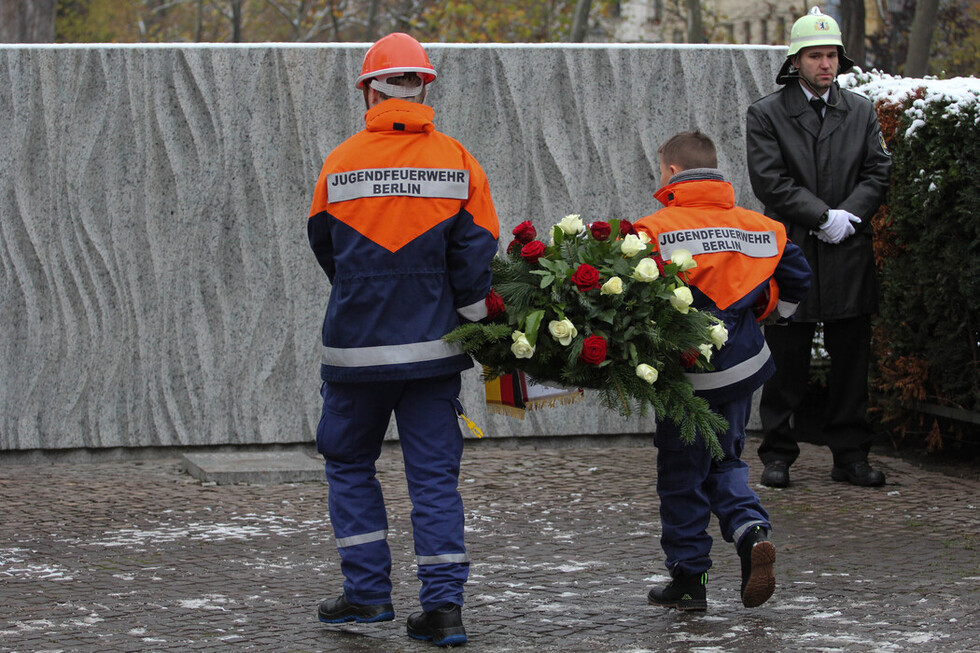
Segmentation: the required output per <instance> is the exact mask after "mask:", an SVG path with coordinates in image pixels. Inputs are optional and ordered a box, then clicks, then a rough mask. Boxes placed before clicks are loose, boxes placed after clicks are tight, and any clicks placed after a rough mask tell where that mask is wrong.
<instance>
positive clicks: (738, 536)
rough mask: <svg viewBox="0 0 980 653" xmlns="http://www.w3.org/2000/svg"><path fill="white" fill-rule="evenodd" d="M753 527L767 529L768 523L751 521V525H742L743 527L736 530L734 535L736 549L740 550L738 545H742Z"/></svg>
mask: <svg viewBox="0 0 980 653" xmlns="http://www.w3.org/2000/svg"><path fill="white" fill-rule="evenodd" d="M753 526H762V527H763V528H765V526H766V522H764V521H758V520H757V521H750V522H749V523H747V524H742V525H741V526H739V527H738V528H736V529H735V532H734V533H732V540H734V542H735V547H736V548H738V545H739V544H741V543H742V536H743V535H745V531H747V530H749V529H750V528H752V527H753Z"/></svg>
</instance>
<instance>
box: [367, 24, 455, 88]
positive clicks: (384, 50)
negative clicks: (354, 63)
mask: <svg viewBox="0 0 980 653" xmlns="http://www.w3.org/2000/svg"><path fill="white" fill-rule="evenodd" d="M402 73H418V74H419V76H420V77H421V78H422V84H429V83H431V82H432V81H433V80H434V79H435V78H436V69H435V68H433V67H432V64H431V63H429V57H428V55H426V54H425V50H424V49H423V48H422V44H421V43H419V42H418V41H416V40H415V39H414V38H412V37H411V36H409V35H408V34H405V33H403V32H393V33H391V34H389V35H388V36H385V37H382V38H380V39H378V40H377V42H375V44H374V45H372V46H371V47H370V48H369V49H368V51H367V53H366V54H365V55H364V63H363V64H362V65H361V76H360V77H358V78H357V83H356V86H357V88H364V82H366V81H367V80H369V79H373V78H375V77H379V78H385V77H391V76H395V75H400V74H402Z"/></svg>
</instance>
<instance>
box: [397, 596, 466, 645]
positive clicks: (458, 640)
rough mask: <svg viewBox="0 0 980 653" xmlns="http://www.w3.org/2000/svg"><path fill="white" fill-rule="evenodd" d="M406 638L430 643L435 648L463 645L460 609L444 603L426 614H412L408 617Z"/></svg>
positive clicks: (463, 634) (453, 604) (461, 612)
mask: <svg viewBox="0 0 980 653" xmlns="http://www.w3.org/2000/svg"><path fill="white" fill-rule="evenodd" d="M408 636H409V637H412V638H414V639H421V640H425V641H431V642H432V643H433V644H435V645H436V646H459V645H460V644H465V643H466V629H465V628H463V609H462V607H460V606H458V605H456V604H455V603H446V604H444V605H440V606H439V607H438V608H436V609H435V610H429V611H428V612H413V613H412V614H411V615H410V616H409V617H408Z"/></svg>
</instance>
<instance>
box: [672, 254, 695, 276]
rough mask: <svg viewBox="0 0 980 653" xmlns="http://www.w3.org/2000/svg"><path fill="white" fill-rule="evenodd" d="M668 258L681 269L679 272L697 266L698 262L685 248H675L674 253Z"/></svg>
mask: <svg viewBox="0 0 980 653" xmlns="http://www.w3.org/2000/svg"><path fill="white" fill-rule="evenodd" d="M670 260H671V262H672V263H673V264H674V265H676V266H677V267H679V268H680V269H681V272H683V271H684V270H690V269H691V268H696V267H698V262H697V261H695V260H694V257H693V256H691V253H690V252H689V251H687V250H686V249H675V250H674V253H673V254H671V256H670Z"/></svg>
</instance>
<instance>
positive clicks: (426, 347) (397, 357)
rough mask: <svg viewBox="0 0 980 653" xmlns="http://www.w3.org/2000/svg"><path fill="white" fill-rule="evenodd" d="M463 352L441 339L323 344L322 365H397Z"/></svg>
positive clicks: (455, 345) (458, 347) (457, 346)
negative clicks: (377, 344)
mask: <svg viewBox="0 0 980 653" xmlns="http://www.w3.org/2000/svg"><path fill="white" fill-rule="evenodd" d="M462 353H463V349H462V348H461V347H460V346H459V345H458V344H449V343H448V342H445V341H444V340H430V341H429V342H411V343H408V344H407V345H382V346H380V347H348V348H340V347H324V348H323V364H324V365H333V366H335V367H368V366H370V365H398V364H399V363H418V362H421V361H431V360H439V359H440V358H451V357H452V356H458V355H459V354H462Z"/></svg>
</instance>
